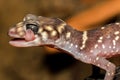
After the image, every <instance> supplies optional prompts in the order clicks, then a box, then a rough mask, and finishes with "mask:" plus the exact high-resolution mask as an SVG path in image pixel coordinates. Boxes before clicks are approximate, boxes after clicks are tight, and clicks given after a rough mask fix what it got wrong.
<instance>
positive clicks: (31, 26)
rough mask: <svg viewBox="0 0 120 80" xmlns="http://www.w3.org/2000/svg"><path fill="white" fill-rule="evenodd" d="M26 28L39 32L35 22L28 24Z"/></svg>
mask: <svg viewBox="0 0 120 80" xmlns="http://www.w3.org/2000/svg"><path fill="white" fill-rule="evenodd" d="M26 29H31V30H32V31H33V32H34V34H36V33H37V32H38V26H37V25H35V24H26Z"/></svg>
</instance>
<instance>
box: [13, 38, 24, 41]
mask: <svg viewBox="0 0 120 80" xmlns="http://www.w3.org/2000/svg"><path fill="white" fill-rule="evenodd" d="M11 41H26V40H25V38H13V39H11Z"/></svg>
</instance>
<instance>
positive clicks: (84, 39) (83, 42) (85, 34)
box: [80, 31, 88, 49]
mask: <svg viewBox="0 0 120 80" xmlns="http://www.w3.org/2000/svg"><path fill="white" fill-rule="evenodd" d="M82 39H83V41H82V46H81V47H80V49H83V48H85V44H86V41H87V40H88V37H87V31H84V32H83V35H82Z"/></svg>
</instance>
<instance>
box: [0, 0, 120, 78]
mask: <svg viewBox="0 0 120 80" xmlns="http://www.w3.org/2000/svg"><path fill="white" fill-rule="evenodd" d="M119 4H120V0H8V1H5V0H0V28H1V29H0V36H1V37H0V80H84V78H86V77H88V76H90V75H91V73H92V67H91V65H88V64H85V63H82V62H80V61H77V60H76V59H74V58H73V57H72V56H70V55H68V54H65V53H63V52H60V51H56V50H54V49H50V48H46V47H30V48H16V47H13V46H11V45H9V44H8V42H9V40H10V38H9V37H8V35H7V32H8V30H9V28H11V27H12V26H13V25H15V24H16V23H18V22H20V21H21V20H22V19H23V17H24V16H25V15H26V14H29V13H32V14H35V15H39V16H45V17H58V18H61V19H63V20H65V21H66V22H67V23H68V24H69V25H71V26H72V27H73V28H75V29H77V30H80V31H82V30H87V29H92V28H95V27H99V26H103V25H105V24H108V23H113V22H119V20H120V5H119ZM110 60H111V61H112V62H114V63H115V64H116V65H119V64H120V58H119V57H118V58H112V59H110Z"/></svg>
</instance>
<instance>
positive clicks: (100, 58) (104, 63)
mask: <svg viewBox="0 0 120 80" xmlns="http://www.w3.org/2000/svg"><path fill="white" fill-rule="evenodd" d="M8 35H9V36H10V37H12V38H13V39H12V40H11V41H10V42H9V43H10V44H11V45H13V46H16V47H31V46H50V47H54V48H57V49H60V50H63V51H65V52H67V53H69V54H71V55H72V56H73V57H74V58H75V59H78V60H80V61H82V62H84V63H88V64H93V65H95V66H98V67H100V68H102V69H104V70H105V71H106V75H105V78H104V80H113V77H114V73H115V68H116V66H115V65H114V64H113V63H111V62H109V61H108V60H107V59H106V58H110V57H112V56H114V55H118V54H120V39H119V38H120V23H112V24H109V25H106V26H105V27H99V28H97V29H93V30H87V31H77V30H75V29H73V28H72V27H70V26H69V25H68V24H67V23H65V22H64V21H63V20H61V19H59V18H46V17H42V16H35V15H32V14H28V15H26V16H25V17H24V19H23V21H22V22H19V23H17V24H16V25H15V26H14V27H13V28H11V29H10V30H9V32H8Z"/></svg>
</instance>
